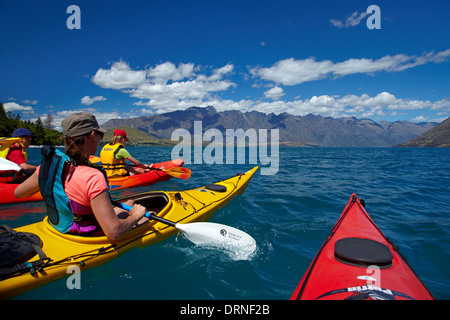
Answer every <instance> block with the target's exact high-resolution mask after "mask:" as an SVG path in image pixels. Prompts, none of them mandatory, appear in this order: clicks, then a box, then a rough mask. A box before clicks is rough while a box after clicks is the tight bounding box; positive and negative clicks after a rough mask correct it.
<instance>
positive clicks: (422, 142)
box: [398, 118, 450, 148]
mask: <svg viewBox="0 0 450 320" xmlns="http://www.w3.org/2000/svg"><path fill="white" fill-rule="evenodd" d="M398 147H447V148H448V147H450V118H447V119H445V120H444V121H442V122H441V123H440V124H438V125H437V126H435V127H433V128H432V129H430V130H428V131H426V132H424V133H423V134H421V135H420V136H419V137H417V138H415V139H413V140H411V141H408V142H405V143H402V144H399V145H398Z"/></svg>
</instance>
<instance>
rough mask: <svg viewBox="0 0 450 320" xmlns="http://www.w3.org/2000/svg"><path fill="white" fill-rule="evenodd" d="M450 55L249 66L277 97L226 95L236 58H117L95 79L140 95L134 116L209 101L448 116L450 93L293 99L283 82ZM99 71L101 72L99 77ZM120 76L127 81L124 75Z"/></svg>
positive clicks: (337, 113)
mask: <svg viewBox="0 0 450 320" xmlns="http://www.w3.org/2000/svg"><path fill="white" fill-rule="evenodd" d="M449 57H450V49H449V50H445V51H441V52H437V53H435V52H433V51H432V52H429V53H424V54H423V55H421V56H408V55H405V54H398V55H393V56H391V55H387V56H384V57H382V58H380V59H376V60H374V59H368V58H363V59H348V60H345V61H342V62H338V63H335V62H332V61H330V60H323V61H316V59H315V58H313V57H312V58H308V59H303V60H295V59H294V58H290V59H285V60H280V61H278V62H276V63H275V64H274V65H272V66H271V67H268V68H264V67H260V66H258V67H253V68H252V67H249V71H250V73H251V74H252V75H253V77H254V78H259V79H262V80H266V81H270V82H274V83H275V84H276V85H275V86H274V85H273V84H268V83H265V84H263V83H262V82H261V81H260V82H259V83H258V84H253V85H252V87H253V88H256V89H259V88H262V87H264V86H268V87H269V88H270V89H269V88H268V89H266V91H265V92H264V96H263V98H264V99H271V100H273V101H270V100H266V101H262V100H256V99H255V100H252V99H241V100H231V99H223V98H222V93H224V92H227V91H230V89H233V88H236V87H237V85H236V84H235V83H234V82H233V81H232V80H231V77H232V76H233V75H235V72H234V65H233V64H230V63H229V64H226V65H225V66H223V67H220V68H216V69H211V68H210V67H206V66H200V65H195V64H193V63H180V64H178V65H175V64H174V63H172V62H164V63H161V64H158V65H155V66H153V67H146V69H144V70H131V68H130V67H129V65H128V63H126V62H123V61H120V62H116V63H114V64H112V66H111V68H110V69H109V70H104V69H99V70H98V71H97V73H96V76H95V77H93V79H92V81H93V82H94V83H96V84H97V85H99V86H102V87H106V88H113V89H117V90H121V91H122V92H123V93H126V94H128V95H129V96H130V97H132V98H136V99H138V101H137V102H135V103H134V105H135V106H137V107H138V108H139V110H131V111H129V112H128V113H127V115H122V117H130V116H131V115H132V114H137V113H139V114H140V115H148V114H153V113H163V112H170V111H175V110H184V109H187V108H189V107H192V106H198V107H206V106H208V105H212V106H214V107H215V108H216V109H217V110H218V111H226V110H241V111H243V112H245V111H253V110H255V111H260V112H264V113H272V112H273V113H275V114H279V113H282V112H288V113H291V114H294V115H307V114H310V113H312V114H316V115H322V116H331V117H335V118H338V117H346V116H355V117H358V118H361V117H368V118H371V117H385V116H393V115H394V114H402V115H404V114H405V112H406V111H407V110H423V109H427V110H426V111H427V112H429V111H434V112H435V113H436V114H437V113H438V112H441V113H442V114H443V115H442V116H445V114H450V99H448V98H445V99H443V100H440V101H435V102H432V101H427V100H414V99H401V98H397V97H395V96H394V95H393V94H391V93H389V92H381V93H379V94H376V95H374V96H370V95H368V94H365V93H364V94H361V95H352V94H348V95H343V96H330V95H326V94H323V95H318V96H313V97H310V98H304V99H300V97H299V96H298V97H296V98H294V99H293V100H290V101H287V100H281V99H282V98H283V97H284V96H285V92H284V90H283V88H282V85H287V86H293V85H296V84H299V83H303V82H306V81H314V80H319V79H322V78H332V79H334V78H338V77H344V76H347V75H351V74H356V73H367V74H372V73H375V72H380V71H385V72H398V71H402V70H405V69H408V68H413V67H415V66H418V65H423V64H426V63H440V62H444V61H447V60H448V59H449ZM97 75H99V76H98V77H97ZM244 77H245V75H244ZM119 78H120V79H122V80H123V81H119V80H118V79H119ZM100 80H101V81H100ZM246 80H248V78H246ZM98 97H101V96H98ZM98 97H94V98H90V97H85V98H86V102H90V101H91V100H93V99H95V98H98ZM83 99H84V98H83ZM138 108H137V109H138ZM415 116H416V115H415ZM102 117H103V116H102ZM104 118H105V119H108V118H118V116H116V115H113V116H111V115H110V114H105V115H104Z"/></svg>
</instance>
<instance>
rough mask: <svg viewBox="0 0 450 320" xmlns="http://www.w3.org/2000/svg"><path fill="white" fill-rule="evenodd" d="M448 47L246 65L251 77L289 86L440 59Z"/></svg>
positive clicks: (449, 54)
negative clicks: (377, 56)
mask: <svg viewBox="0 0 450 320" xmlns="http://www.w3.org/2000/svg"><path fill="white" fill-rule="evenodd" d="M449 57H450V49H448V50H445V51H441V52H437V53H434V51H432V52H429V53H426V54H423V55H421V56H407V55H405V54H397V55H394V56H390V55H387V56H384V57H382V58H380V59H377V60H373V59H367V58H362V59H348V60H346V61H344V62H339V63H333V62H332V61H330V60H324V61H316V60H315V58H308V59H303V60H295V59H294V58H289V59H285V60H280V61H278V62H276V63H275V64H274V65H273V66H271V67H268V68H263V67H254V68H250V73H251V74H252V75H253V76H254V77H259V78H261V79H263V80H267V81H272V82H275V83H277V84H282V85H287V86H292V85H297V84H300V83H303V82H307V81H313V80H319V79H323V78H326V77H328V76H335V77H342V76H347V75H351V74H357V73H374V72H379V71H386V72H398V71H403V70H406V69H409V68H413V67H416V66H419V65H424V64H427V63H431V62H432V63H442V62H445V61H447V60H448V59H449Z"/></svg>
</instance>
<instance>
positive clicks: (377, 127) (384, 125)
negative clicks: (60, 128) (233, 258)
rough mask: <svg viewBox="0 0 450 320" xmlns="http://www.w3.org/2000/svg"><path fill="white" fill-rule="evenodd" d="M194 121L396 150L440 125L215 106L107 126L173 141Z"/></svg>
mask: <svg viewBox="0 0 450 320" xmlns="http://www.w3.org/2000/svg"><path fill="white" fill-rule="evenodd" d="M194 121H202V129H203V131H205V130H207V129H218V130H220V131H221V132H222V133H223V134H225V131H226V129H234V130H236V129H243V130H244V131H245V130H247V129H251V128H254V129H268V130H272V129H278V130H279V139H280V141H279V142H280V145H287V146H321V147H391V146H396V145H399V144H402V143H404V142H407V141H410V140H411V139H414V138H416V137H418V136H419V135H421V134H423V133H424V132H426V131H427V130H429V129H431V128H433V127H435V126H436V125H437V123H435V122H422V123H412V122H408V121H395V122H388V121H379V122H375V121H373V120H370V119H357V118H355V117H344V118H337V119H335V118H331V117H323V116H317V115H312V114H309V115H306V116H294V115H291V114H288V113H281V114H278V115H276V114H274V113H271V114H265V113H262V112H258V111H250V112H241V111H237V110H230V111H221V112H217V111H216V109H215V108H214V107H212V106H208V107H205V108H199V107H191V108H188V109H186V110H177V111H174V112H168V113H162V114H155V115H151V116H143V117H137V118H132V119H113V120H109V121H108V122H107V123H105V124H104V125H102V127H104V128H105V129H109V130H114V129H117V128H119V127H120V128H134V129H136V130H139V131H140V132H142V135H144V136H147V135H148V136H149V137H150V139H155V140H156V139H158V140H160V141H167V140H169V141H170V139H171V135H172V132H173V131H174V130H176V129H179V128H183V129H186V130H188V131H189V132H190V133H191V134H193V131H194ZM268 134H270V133H268ZM177 142H178V141H177Z"/></svg>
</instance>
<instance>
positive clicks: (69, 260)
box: [0, 167, 258, 299]
mask: <svg viewBox="0 0 450 320" xmlns="http://www.w3.org/2000/svg"><path fill="white" fill-rule="evenodd" d="M257 169H258V167H255V168H253V169H251V170H249V171H247V172H245V173H243V174H238V175H236V176H234V177H231V178H229V179H226V180H222V181H219V182H216V183H215V184H212V185H206V186H202V187H200V188H196V189H191V190H186V191H179V192H166V191H152V192H146V193H141V194H137V195H134V196H131V197H127V198H124V199H120V200H119V201H124V200H127V199H133V200H134V201H135V202H136V203H140V204H141V205H143V206H145V207H146V208H147V210H148V211H154V212H156V214H157V216H158V217H161V218H164V219H166V220H169V221H172V222H175V223H179V224H182V225H184V224H186V223H191V222H200V221H207V220H208V219H209V218H210V217H211V216H212V214H213V213H214V212H215V211H216V210H218V209H220V208H221V207H223V206H225V205H226V204H227V203H228V202H230V201H231V199H233V197H234V196H235V195H240V194H242V193H243V192H244V190H245V189H246V188H247V185H248V183H249V182H250V180H251V178H252V176H253V175H254V173H255V172H256V170H257ZM191 225H192V224H191ZM14 232H17V233H18V234H19V235H23V233H27V234H28V236H30V237H29V238H30V241H31V240H33V239H32V238H33V237H34V238H37V237H38V240H37V242H38V246H34V247H35V250H36V251H35V252H34V253H36V254H34V255H33V256H32V257H29V258H27V260H26V261H21V262H20V263H17V264H16V265H15V266H13V267H10V268H9V270H8V268H0V299H8V298H11V297H14V296H16V295H19V294H22V293H24V292H26V291H29V290H32V289H34V288H37V287H39V286H41V285H44V284H46V283H48V282H50V281H53V280H56V279H58V278H61V277H64V276H69V275H71V273H70V272H69V271H68V270H70V268H72V266H77V267H78V268H79V269H80V270H81V271H83V270H85V269H87V268H91V267H96V266H99V265H102V264H104V263H106V262H108V261H110V260H112V259H114V258H115V257H117V256H119V255H120V254H122V253H124V252H126V251H127V250H129V249H132V248H135V247H144V246H148V245H151V244H155V243H157V242H159V241H162V240H164V239H166V238H168V237H170V236H172V235H174V234H176V233H177V232H178V229H176V228H175V227H172V226H169V225H168V224H166V223H163V222H158V221H155V220H149V221H147V222H145V223H144V224H142V225H141V226H139V227H136V228H134V229H133V230H131V231H130V232H128V233H127V234H126V235H124V236H123V237H121V238H120V239H118V240H115V241H112V240H110V239H108V238H107V237H105V236H103V237H87V236H77V235H69V234H62V233H60V232H58V231H56V230H55V229H54V228H53V227H52V226H51V225H50V224H49V223H48V221H47V217H46V218H45V219H44V220H43V221H41V222H37V223H34V224H30V225H27V226H23V227H19V228H16V229H14ZM36 236H37V237H36ZM39 240H40V244H39ZM36 247H37V248H36ZM39 247H40V248H41V249H39ZM69 267H70V268H69ZM14 271H15V272H14Z"/></svg>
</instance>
